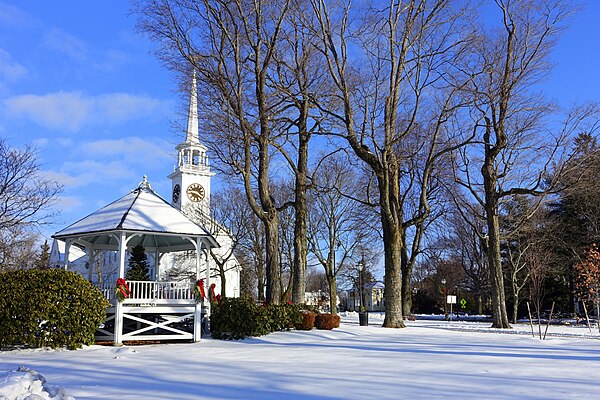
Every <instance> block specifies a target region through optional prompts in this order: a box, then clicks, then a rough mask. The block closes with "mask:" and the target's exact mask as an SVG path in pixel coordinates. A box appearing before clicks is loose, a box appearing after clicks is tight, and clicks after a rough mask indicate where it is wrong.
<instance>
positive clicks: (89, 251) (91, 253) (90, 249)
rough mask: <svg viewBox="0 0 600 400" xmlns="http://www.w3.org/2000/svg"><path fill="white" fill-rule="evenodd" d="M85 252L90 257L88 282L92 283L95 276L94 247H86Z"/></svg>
mask: <svg viewBox="0 0 600 400" xmlns="http://www.w3.org/2000/svg"><path fill="white" fill-rule="evenodd" d="M85 252H86V253H87V256H88V281H90V282H91V281H92V279H93V274H94V269H93V266H94V247H93V246H86V248H85Z"/></svg>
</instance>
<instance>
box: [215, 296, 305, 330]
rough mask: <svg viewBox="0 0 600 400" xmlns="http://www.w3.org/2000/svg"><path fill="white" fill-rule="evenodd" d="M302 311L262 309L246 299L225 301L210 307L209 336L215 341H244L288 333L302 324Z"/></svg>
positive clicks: (282, 307) (274, 306) (278, 306)
mask: <svg viewBox="0 0 600 400" xmlns="http://www.w3.org/2000/svg"><path fill="white" fill-rule="evenodd" d="M302 308H303V307H302V306H299V305H294V304H270V305H268V306H262V305H257V304H256V303H255V302H254V300H252V299H249V298H226V299H223V300H221V303H220V304H215V305H214V306H213V309H212V314H211V316H210V324H211V334H212V337H213V338H215V339H243V338H245V337H248V336H262V335H266V334H269V333H271V332H275V331H283V330H290V329H292V328H294V327H297V326H299V325H301V324H302V314H301V313H300V310H301V309H302Z"/></svg>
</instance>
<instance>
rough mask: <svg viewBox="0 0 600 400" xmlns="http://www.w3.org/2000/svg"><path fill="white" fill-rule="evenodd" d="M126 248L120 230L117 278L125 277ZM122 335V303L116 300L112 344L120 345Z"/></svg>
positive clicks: (123, 236) (123, 233) (122, 233)
mask: <svg viewBox="0 0 600 400" xmlns="http://www.w3.org/2000/svg"><path fill="white" fill-rule="evenodd" d="M126 249H127V242H126V241H125V232H121V235H120V238H119V278H124V277H125V250H126ZM122 336H123V304H121V302H120V301H118V300H117V302H116V304H115V334H114V345H115V346H122V345H123V343H122V339H121V338H122Z"/></svg>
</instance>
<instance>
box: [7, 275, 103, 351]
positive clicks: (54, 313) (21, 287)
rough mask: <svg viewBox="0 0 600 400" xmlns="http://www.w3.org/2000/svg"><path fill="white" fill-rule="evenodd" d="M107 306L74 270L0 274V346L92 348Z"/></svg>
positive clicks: (99, 295)
mask: <svg viewBox="0 0 600 400" xmlns="http://www.w3.org/2000/svg"><path fill="white" fill-rule="evenodd" d="M107 306H108V301H107V300H106V299H105V298H104V296H103V295H102V293H101V292H100V291H99V290H98V289H97V288H96V287H95V286H94V285H92V284H91V283H90V282H88V281H87V280H85V279H84V278H83V277H82V276H81V275H79V274H77V273H75V272H68V271H65V270H63V269H32V270H23V271H12V272H5V273H0V332H2V334H0V347H5V346H15V345H23V346H32V347H53V348H56V347H63V346H66V347H67V348H69V349H76V348H79V347H81V346H82V345H84V344H93V343H94V333H95V331H96V329H97V328H98V326H99V325H100V324H101V323H102V322H103V321H104V319H105V317H106V307H107Z"/></svg>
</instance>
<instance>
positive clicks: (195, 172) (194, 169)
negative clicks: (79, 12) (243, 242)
mask: <svg viewBox="0 0 600 400" xmlns="http://www.w3.org/2000/svg"><path fill="white" fill-rule="evenodd" d="M176 150H177V164H176V166H175V170H174V171H173V172H172V173H171V174H170V175H169V179H171V185H172V192H171V193H172V198H171V204H173V206H175V207H177V208H179V209H180V210H182V211H186V208H187V207H186V206H188V205H193V206H194V207H199V208H200V209H201V210H202V211H203V212H204V213H206V214H207V215H210V178H211V176H213V175H214V173H212V172H210V165H209V161H208V156H207V155H206V150H207V148H206V146H204V145H202V144H201V143H200V139H199V137H198V98H197V91H196V74H195V73H194V75H193V76H192V85H191V90H190V108H189V111H188V121H187V129H186V132H185V141H184V142H182V143H179V144H178V145H177V147H176Z"/></svg>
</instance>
